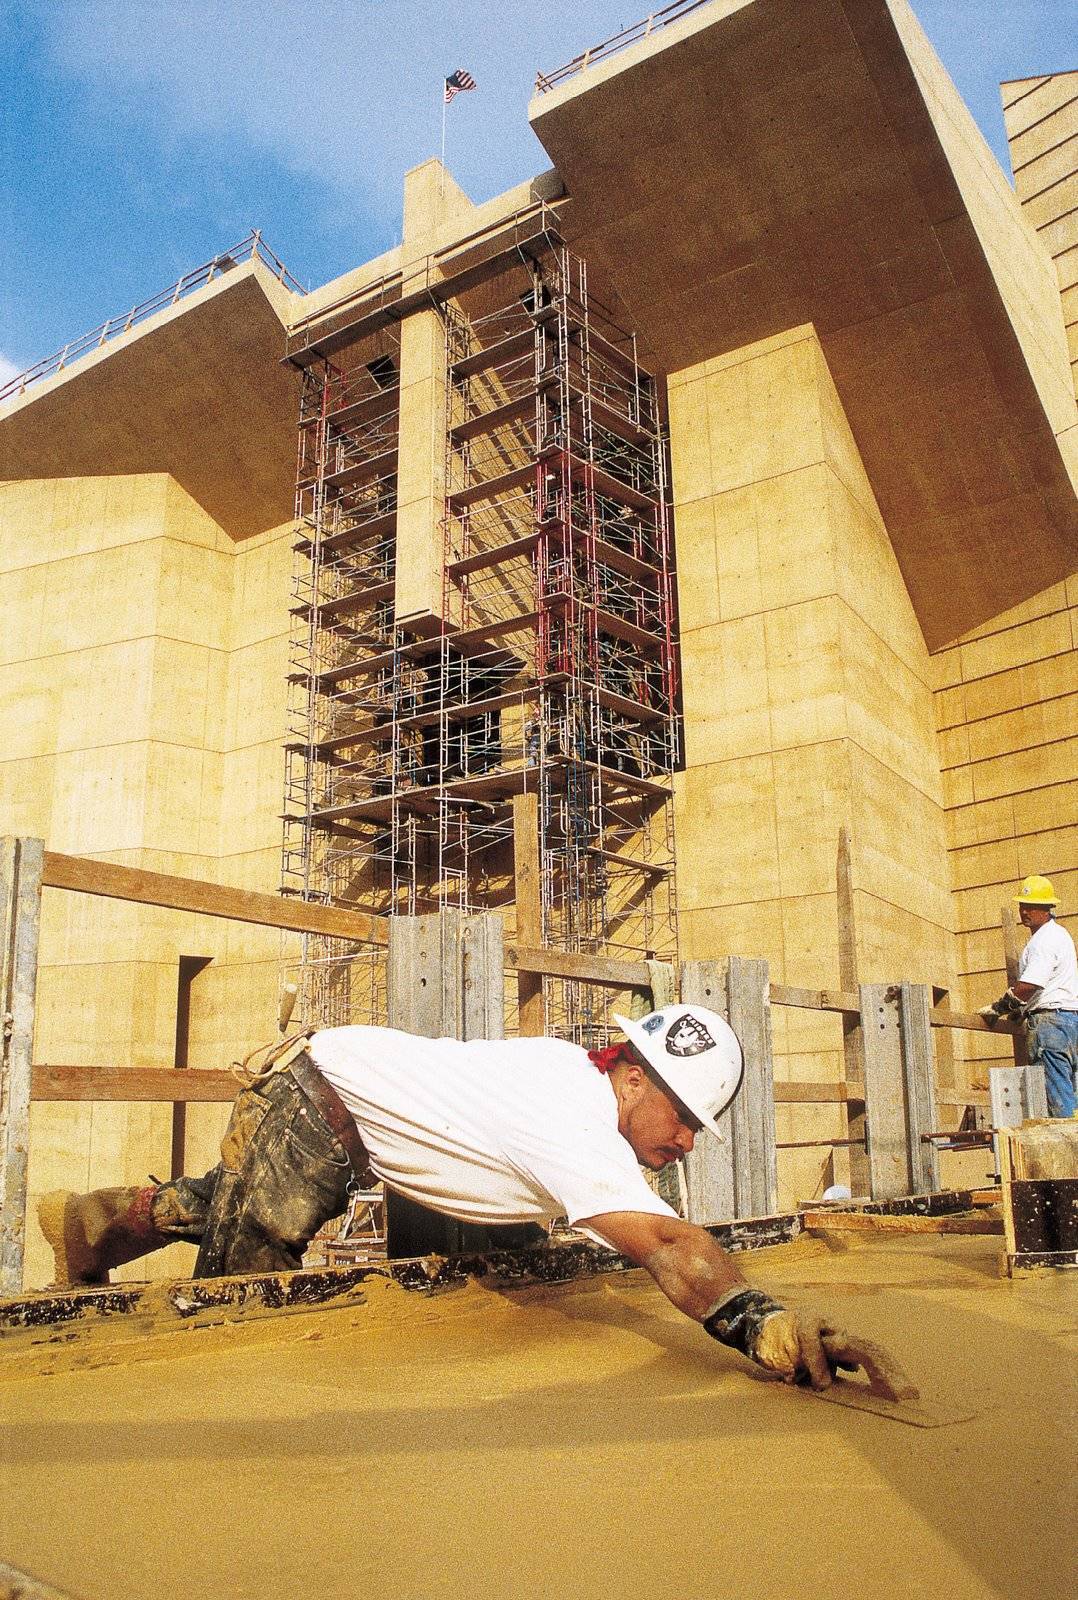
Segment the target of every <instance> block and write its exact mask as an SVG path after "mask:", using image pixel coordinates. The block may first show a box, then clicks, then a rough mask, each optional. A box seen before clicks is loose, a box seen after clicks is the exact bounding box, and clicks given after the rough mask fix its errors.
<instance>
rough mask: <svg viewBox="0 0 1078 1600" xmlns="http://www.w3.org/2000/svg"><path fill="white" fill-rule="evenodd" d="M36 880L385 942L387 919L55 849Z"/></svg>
mask: <svg viewBox="0 0 1078 1600" xmlns="http://www.w3.org/2000/svg"><path fill="white" fill-rule="evenodd" d="M41 881H42V884H43V886H44V887H45V888H47V889H72V890H74V891H76V892H77V893H78V894H99V895H106V896H108V897H109V898H110V899H113V900H134V901H137V902H138V903H139V904H140V905H150V906H167V907H168V908H169V909H170V910H172V911H193V912H196V913H198V914H199V915H201V916H205V917H228V918H230V919H231V920H232V921H234V922H254V923H259V924H260V925H262V926H263V927H268V928H284V929H287V930H288V931H290V932H293V933H320V934H324V935H325V936H326V937H327V938H331V939H352V940H355V941H356V942H357V943H361V944H378V945H384V944H386V943H387V942H388V932H387V920H388V919H387V918H385V917H373V916H370V915H369V914H368V913H367V912H365V911H351V910H347V909H346V908H344V907H342V906H323V905H315V904H314V903H313V902H311V901H306V900H290V899H288V898H286V897H285V896H283V895H276V894H266V893H264V892H262V891H260V890H256V889H232V888H227V887H225V886H224V885H223V884H217V883H204V882H202V881H201V880H200V879H198V878H175V877H173V876H172V875H171V874H170V873H165V872H146V871H144V870H143V869H142V868H141V867H121V866H116V865H115V864H114V863H113V862H111V861H91V860H88V859H87V858H86V857H85V856H67V855H59V854H57V852H56V851H55V850H46V851H45V859H44V866H43V870H42V876H41Z"/></svg>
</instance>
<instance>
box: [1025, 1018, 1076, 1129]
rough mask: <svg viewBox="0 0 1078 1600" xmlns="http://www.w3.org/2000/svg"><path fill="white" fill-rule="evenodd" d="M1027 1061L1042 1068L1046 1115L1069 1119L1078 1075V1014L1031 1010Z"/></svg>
mask: <svg viewBox="0 0 1078 1600" xmlns="http://www.w3.org/2000/svg"><path fill="white" fill-rule="evenodd" d="M1029 1059H1030V1064H1031V1065H1033V1066H1042V1067H1043V1068H1044V1083H1045V1088H1046V1089H1047V1091H1048V1115H1049V1116H1050V1117H1072V1116H1073V1115H1074V1111H1075V1104H1076V1101H1075V1093H1074V1079H1075V1073H1076V1072H1078V1011H1034V1012H1033V1013H1032V1014H1031V1015H1030V1018H1029Z"/></svg>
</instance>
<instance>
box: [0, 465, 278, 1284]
mask: <svg viewBox="0 0 1078 1600" xmlns="http://www.w3.org/2000/svg"><path fill="white" fill-rule="evenodd" d="M289 533H290V529H288V528H285V529H280V530H274V531H273V532H272V533H270V534H266V535H261V536H259V537H258V538H257V539H254V540H252V541H249V542H248V543H247V544H244V545H241V546H236V545H234V544H233V543H232V542H231V541H230V540H229V539H227V538H226V537H225V536H224V534H222V532H221V530H220V529H219V528H218V527H217V525H216V524H215V523H214V522H212V521H211V519H210V518H209V517H207V516H206V514H205V513H204V512H203V511H202V510H201V509H200V508H199V507H198V506H197V505H196V503H195V502H194V501H193V500H192V499H191V498H190V496H189V495H187V494H186V493H185V492H184V490H182V489H181V488H180V487H179V486H178V485H177V484H176V483H175V481H174V480H173V479H171V478H169V477H168V476H167V475H165V474H150V475H145V476H136V477H119V478H117V477H102V478H82V479H64V480H56V481H53V482H32V483H24V484H7V485H4V486H2V487H0V552H2V555H0V561H2V563H3V592H4V597H5V612H6V613H7V615H8V618H9V621H8V625H7V626H6V628H5V632H4V639H3V647H2V648H3V659H2V662H0V698H2V700H3V703H4V704H5V707H6V708H7V709H8V737H7V739H6V741H5V750H4V752H3V759H2V760H0V831H3V832H5V833H8V832H10V833H22V834H36V835H38V836H40V837H43V838H44V839H45V841H46V843H47V845H48V847H49V848H50V849H53V850H59V851H65V852H69V853H72V854H78V855H88V856H96V857H99V858H101V859H105V860H109V861H116V862H120V863H123V864H125V865H131V866H141V867H146V868H150V869H154V870H158V871H166V872H173V873H177V874H180V875H183V876H190V877H197V878H204V879H209V880H210V881H219V882H225V883H233V884H238V885H242V886H246V887H253V888H255V887H257V888H264V889H276V888H277V886H278V883H279V871H280V823H279V820H278V817H279V812H280V807H281V787H282V777H283V774H282V756H281V741H282V737H283V734H284V720H285V706H284V697H285V673H286V651H287V635H286V628H287V619H288V592H289V576H290V570H291V551H290V543H291V541H290V538H289ZM282 949H283V946H282V943H281V936H279V935H276V934H272V933H269V932H267V931H266V930H257V929H246V928H244V927H242V926H241V925H239V924H230V923H225V922H222V921H219V920H216V919H209V918H197V917H189V916H183V915H179V914H177V913H175V912H167V911H156V910H153V909H151V908H144V907H136V906H133V905H124V904H121V903H119V902H115V901H108V900H103V899H98V898H90V897H84V896H75V895H71V894H67V893H63V892H60V891H48V892H47V893H46V895H45V901H44V907H43V917H42V950H41V965H40V974H39V994H38V1015H37V1024H36V1039H35V1059H36V1060H37V1061H39V1062H42V1063H45V1062H49V1063H56V1064H86V1065H93V1064H98V1065H110V1066H128V1065H130V1066H151V1065H152V1066H167V1065H171V1064H172V1061H173V1059H174V1046H175V1026H176V999H177V981H178V961H179V957H180V956H181V955H202V956H210V957H212V964H211V965H210V966H209V967H208V968H207V969H206V970H205V972H204V973H202V974H201V975H200V976H199V978H198V979H197V980H196V985H195V989H194V992H193V997H192V1017H191V1042H190V1061H191V1064H192V1065H193V1066H225V1065H227V1064H228V1062H229V1061H230V1060H231V1059H232V1058H233V1057H234V1056H235V1055H236V1054H237V1053H240V1052H242V1051H243V1050H244V1049H246V1048H249V1047H250V1046H251V1045H252V1044H253V1043H255V1042H256V1041H257V1039H259V1038H261V1037H263V1036H266V1035H268V1034H269V1033H272V1029H273V1019H274V1015H275V1010H276V995H277V990H278V985H279V981H280V957H281V953H282ZM226 1114H227V1109H226V1108H222V1107H220V1106H203V1107H197V1106H192V1107H191V1108H190V1110H189V1113H188V1130H187V1154H188V1164H189V1165H190V1166H191V1167H192V1168H196V1167H197V1168H199V1169H201V1170H204V1169H205V1168H206V1167H207V1166H209V1165H210V1164H212V1162H213V1160H214V1159H215V1152H216V1143H217V1140H218V1139H219V1137H220V1132H221V1128H222V1124H223V1119H224V1117H225V1115H226ZM171 1126H172V1119H171V1110H170V1109H169V1108H166V1107H157V1106H145V1105H142V1106H137V1105H136V1106H125V1105H96V1104H95V1105H91V1104H86V1105H77V1106H71V1105H60V1104H42V1105H36V1106H35V1107H34V1108H33V1112H32V1128H31V1161H30V1183H31V1189H32V1199H33V1198H35V1197H36V1195H37V1194H38V1193H40V1192H41V1191H42V1190H43V1189H46V1188H50V1187H55V1186H59V1185H62V1186H74V1187H83V1186H86V1185H97V1184H107V1183H127V1182H139V1181H141V1180H143V1179H144V1178H145V1177H146V1175H147V1173H148V1172H150V1171H153V1172H155V1173H157V1174H159V1175H160V1174H162V1173H163V1172H167V1170H168V1163H169V1148H170V1139H171ZM50 1260H51V1258H50V1257H49V1256H48V1254H47V1252H46V1251H45V1248H44V1245H43V1242H42V1241H41V1240H40V1236H39V1235H38V1234H37V1230H36V1225H32V1226H31V1229H30V1237H29V1241H28V1266H27V1282H28V1283H35V1282H40V1281H43V1278H44V1276H45V1275H46V1273H47V1266H48V1263H49V1261H50ZM164 1265H165V1258H162V1270H163V1269H164ZM171 1270H183V1263H182V1262H180V1263H172V1264H171Z"/></svg>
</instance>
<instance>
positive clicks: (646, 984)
mask: <svg viewBox="0 0 1078 1600" xmlns="http://www.w3.org/2000/svg"><path fill="white" fill-rule="evenodd" d="M505 954H506V960H507V962H508V963H509V965H510V966H511V967H513V968H515V970H516V971H517V972H541V973H545V974H547V975H548V976H550V977H552V978H576V979H577V980H578V981H579V982H581V983H596V984H601V985H603V986H605V987H606V988H608V989H650V988H651V972H650V969H649V967H648V964H647V962H646V961H615V960H611V959H610V958H609V957H607V956H581V955H573V954H569V953H567V952H564V951H561V950H522V949H520V948H519V947H518V946H514V945H509V946H507V947H506V952H505Z"/></svg>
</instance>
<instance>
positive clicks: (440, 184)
mask: <svg viewBox="0 0 1078 1600" xmlns="http://www.w3.org/2000/svg"><path fill="white" fill-rule="evenodd" d="M446 103H447V102H446V98H445V78H444V76H443V78H442V170H441V174H440V176H439V178H438V194H439V198H441V197H442V196H443V195H444V194H445V108H446Z"/></svg>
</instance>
